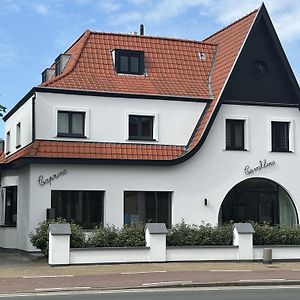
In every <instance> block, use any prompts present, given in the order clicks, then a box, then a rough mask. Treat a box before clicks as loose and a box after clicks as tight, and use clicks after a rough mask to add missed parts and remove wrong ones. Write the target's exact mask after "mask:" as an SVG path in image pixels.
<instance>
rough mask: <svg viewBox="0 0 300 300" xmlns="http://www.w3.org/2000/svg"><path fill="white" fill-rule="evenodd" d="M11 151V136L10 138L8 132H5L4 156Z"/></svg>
mask: <svg viewBox="0 0 300 300" xmlns="http://www.w3.org/2000/svg"><path fill="white" fill-rule="evenodd" d="M10 150H11V136H10V130H9V131H7V132H6V136H5V154H7V155H8V154H10Z"/></svg>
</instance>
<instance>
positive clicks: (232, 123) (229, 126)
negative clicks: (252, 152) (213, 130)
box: [225, 119, 246, 151]
mask: <svg viewBox="0 0 300 300" xmlns="http://www.w3.org/2000/svg"><path fill="white" fill-rule="evenodd" d="M237 124H239V125H240V124H242V144H241V145H237V143H236V127H237ZM229 131H230V142H229V140H228V138H227V137H228V132H229ZM225 140H226V141H225V143H226V150H238V151H245V150H246V149H245V120H243V119H226V121H225Z"/></svg>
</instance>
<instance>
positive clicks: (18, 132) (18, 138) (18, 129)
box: [16, 122, 21, 149]
mask: <svg viewBox="0 0 300 300" xmlns="http://www.w3.org/2000/svg"><path fill="white" fill-rule="evenodd" d="M20 147H21V122H19V123H18V124H17V125H16V149H18V148H20Z"/></svg>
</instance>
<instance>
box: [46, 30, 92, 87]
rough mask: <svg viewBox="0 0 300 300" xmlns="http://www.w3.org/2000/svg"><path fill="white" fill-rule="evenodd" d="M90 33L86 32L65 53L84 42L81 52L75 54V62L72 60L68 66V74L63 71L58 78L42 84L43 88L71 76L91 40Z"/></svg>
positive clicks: (80, 48)
mask: <svg viewBox="0 0 300 300" xmlns="http://www.w3.org/2000/svg"><path fill="white" fill-rule="evenodd" d="M90 33H91V31H90V30H86V31H85V32H84V34H82V35H81V36H80V37H79V38H78V39H77V40H76V42H74V43H73V44H72V45H71V46H70V47H69V48H68V49H67V50H66V51H65V52H64V53H67V51H68V50H70V49H71V48H72V47H73V46H74V45H75V44H76V43H79V42H80V40H81V41H82V45H80V47H79V49H78V50H79V51H78V53H75V54H74V60H71V61H70V62H69V64H68V67H69V69H68V70H67V71H66V72H64V71H63V72H62V73H61V74H59V75H58V76H55V77H54V78H52V79H50V80H48V81H46V82H44V83H42V84H41V86H48V85H49V84H51V83H53V82H56V81H57V80H59V79H61V78H64V77H66V76H67V75H68V74H70V73H71V72H72V71H73V70H74V68H75V66H76V64H77V62H78V60H79V57H80V55H81V53H82V51H83V49H84V47H85V45H86V43H87V41H88V39H89V36H90Z"/></svg>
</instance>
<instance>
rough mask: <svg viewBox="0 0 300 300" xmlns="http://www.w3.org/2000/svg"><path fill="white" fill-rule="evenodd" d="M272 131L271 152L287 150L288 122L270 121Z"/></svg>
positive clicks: (288, 144) (288, 143) (288, 145)
mask: <svg viewBox="0 0 300 300" xmlns="http://www.w3.org/2000/svg"><path fill="white" fill-rule="evenodd" d="M271 131H272V151H273V152H289V151H290V142H289V135H290V134H289V131H290V122H277V121H272V122H271Z"/></svg>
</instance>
